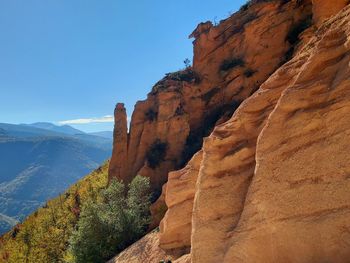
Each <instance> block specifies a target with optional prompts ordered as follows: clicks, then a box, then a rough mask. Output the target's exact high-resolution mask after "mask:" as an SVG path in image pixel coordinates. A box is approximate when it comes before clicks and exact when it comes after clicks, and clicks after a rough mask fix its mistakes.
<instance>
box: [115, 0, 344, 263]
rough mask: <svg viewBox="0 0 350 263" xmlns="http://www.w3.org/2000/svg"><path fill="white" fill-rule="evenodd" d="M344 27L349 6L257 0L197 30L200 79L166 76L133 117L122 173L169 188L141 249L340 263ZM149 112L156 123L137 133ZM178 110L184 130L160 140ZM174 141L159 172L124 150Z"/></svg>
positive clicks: (200, 257)
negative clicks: (196, 141) (193, 141)
mask: <svg viewBox="0 0 350 263" xmlns="http://www.w3.org/2000/svg"><path fill="white" fill-rule="evenodd" d="M312 19H313V20H312ZM349 25H350V6H349V5H348V1H343V0H336V1H321V0H320V1H316V0H314V1H312V2H311V0H310V1H307V0H305V1H300V0H290V1H282V0H281V1H277V0H276V1H258V0H256V1H251V2H250V4H248V5H247V6H246V7H245V8H242V9H241V11H240V12H238V13H236V14H234V15H233V16H231V17H230V18H228V19H226V20H224V21H222V22H221V23H220V24H219V25H217V26H213V25H212V24H211V23H210V22H207V23H202V24H200V25H199V26H198V27H197V29H196V30H195V31H194V32H193V34H192V35H191V36H192V37H195V41H194V64H193V68H191V69H190V70H191V72H192V71H193V72H195V74H196V76H199V79H200V81H197V80H193V81H190V82H188V81H182V82H179V81H177V80H176V79H175V80H173V79H171V78H172V77H170V75H168V77H167V78H165V79H164V80H163V81H161V82H160V83H158V85H156V87H157V89H154V90H153V92H152V93H151V94H150V95H149V97H148V99H147V100H146V101H145V102H141V103H139V104H138V105H137V106H136V111H135V112H134V115H133V123H132V125H131V126H132V129H134V130H137V133H135V131H134V133H133V131H132V130H131V133H130V135H129V136H130V138H129V145H128V162H129V167H128V169H131V168H130V159H129V158H134V159H132V160H133V162H132V163H136V161H135V160H138V162H139V165H138V166H133V168H132V169H134V170H132V172H131V173H130V174H131V175H133V174H135V173H141V174H143V175H146V176H150V177H151V178H152V176H153V177H155V178H154V179H153V182H156V185H157V187H159V186H160V185H162V184H163V183H165V182H166V181H167V183H166V184H165V185H164V186H163V194H162V196H161V198H160V199H159V200H158V201H157V202H156V204H155V206H154V207H156V208H155V209H154V211H153V214H157V210H160V208H159V207H162V205H161V204H162V203H163V202H164V201H165V203H166V205H167V208H168V211H167V212H166V215H165V217H164V218H163V220H162V222H161V224H160V233H159V235H158V234H157V235H156V236H153V238H154V240H153V241H152V240H149V241H147V243H148V242H149V243H150V244H149V245H151V244H155V243H157V245H158V244H159V246H160V248H161V249H162V252H161V253H165V254H162V256H164V255H165V256H172V258H173V259H177V260H175V261H173V262H176V263H190V262H192V263H214V262H223V263H231V262H243V263H244V262H247V263H249V262H269V263H270V262H272V263H274V262H276V263H277V262H297V263H309V262H335V263H338V262H339V263H345V262H348V261H349V258H350V220H349V218H350V192H349V189H350V181H349V178H350V176H349V174H350V158H349V154H348V152H349V151H350V132H349V131H350V92H349V87H350V55H349V54H350V27H349ZM232 65H234V66H232ZM218 69H219V71H218ZM175 94H177V97H176V96H175ZM160 97H161V98H162V99H160ZM175 98H176V99H175ZM179 101H180V102H179ZM152 102H153V103H152ZM233 102H238V103H237V104H240V106H239V107H238V109H236V107H233V108H231V111H227V115H226V116H225V114H223V112H222V111H220V112H219V113H218V114H217V117H216V118H215V121H214V122H212V123H210V124H211V125H214V124H215V126H216V127H215V129H214V131H213V132H212V133H211V135H210V136H209V137H208V138H206V139H204V143H203V146H202V147H201V149H198V145H196V146H197V147H195V149H198V152H197V153H196V154H194V152H193V154H192V152H191V154H190V155H189V156H186V158H185V159H184V161H188V160H189V159H190V160H189V162H188V163H187V165H186V166H185V167H182V166H181V164H179V162H180V159H181V154H184V149H186V145H187V143H188V140H189V138H192V137H191V136H192V135H193V134H195V135H197V136H198V130H200V129H201V127H203V126H205V125H206V124H207V122H206V116H208V115H206V114H212V113H213V112H216V110H217V109H221V107H223V108H225V109H226V108H227V105H231V104H232V105H234V106H235V105H237V104H236V103H233ZM241 102H242V103H241ZM145 105H147V106H145ZM150 105H153V107H154V105H157V107H155V108H152V109H153V111H154V112H157V114H158V116H157V118H156V119H155V120H154V121H152V123H151V124H150V125H153V126H147V127H148V128H147V129H146V130H145V129H144V126H145V125H146V124H145V121H144V119H142V118H141V116H144V112H146V109H148V107H149V106H150ZM174 105H175V106H174ZM176 105H182V110H181V112H182V113H183V114H181V115H180V117H178V118H179V120H178V121H179V122H181V123H182V126H181V127H185V129H184V131H182V132H184V133H182V132H181V131H180V130H178V129H177V130H176V132H175V133H171V135H169V134H167V133H168V132H169V130H168V129H167V128H164V127H168V125H172V124H171V123H172V121H174V116H173V112H174V110H175V109H176V110H177V108H176ZM228 108H229V107H228ZM160 113H162V114H160ZM231 113H233V115H232V117H230V118H229V117H228V115H230V114H231ZM159 114H160V115H159ZM183 115H185V117H184V116H183ZM222 116H223V117H222ZM161 120H162V121H161ZM180 120H181V121H180ZM133 127H135V128H133ZM151 128H152V129H154V130H155V131H156V133H155V134H156V135H150V134H149V133H150V132H149V129H151ZM183 134H185V136H183V137H181V136H182V135H183ZM199 134H200V135H201V136H204V135H205V134H206V133H204V132H202V133H199ZM132 136H134V137H133V139H131V137H132ZM152 136H153V137H152ZM173 136H180V139H178V138H177V137H176V139H177V140H176V143H178V144H179V145H180V146H179V145H175V144H174V145H173V144H172V143H171V144H170V145H168V147H169V148H168V151H169V150H170V152H171V153H172V154H173V155H172V156H173V159H172V160H173V161H174V162H173V163H172V164H170V163H169V160H170V159H169V156H168V153H167V156H166V157H165V158H164V161H162V164H161V165H160V167H163V168H162V169H161V168H160V167H159V168H156V169H151V168H150V167H149V165H147V163H146V165H145V154H146V148H147V147H143V148H144V150H142V151H141V153H140V149H143V148H142V147H141V146H138V148H137V147H136V146H131V144H130V142H131V141H132V140H134V141H136V140H138V142H140V143H141V142H142V143H143V144H147V143H148V142H151V141H153V140H155V139H156V138H158V139H160V140H161V141H168V142H171V141H172V140H173V139H175V137H173ZM150 138H151V139H150ZM180 142H181V143H180ZM133 145H136V143H134V144H133ZM147 145H149V144H147ZM130 147H131V148H130ZM176 147H177V148H176ZM136 148H137V150H136ZM130 151H132V152H133V154H131V152H130ZM177 154H180V156H177ZM132 156H134V157H132ZM182 156H183V155H182ZM190 157H191V158H190ZM167 162H168V165H167V166H165V163H167ZM163 163H164V164H163ZM162 165H163V166H162ZM164 167H165V168H164ZM177 167H179V168H182V169H180V170H177V171H173V170H174V169H176V168H177ZM128 171H129V172H130V171H131V170H128ZM167 171H171V172H170V173H169V174H168V175H167V174H166V172H167ZM156 178H157V179H156ZM158 183H159V185H158ZM158 216H159V214H158ZM153 235H154V234H153ZM130 249H131V250H128V252H129V253H130V251H132V249H133V247H131V248H130ZM175 252H176V253H175ZM157 253H158V252H157ZM174 253H175V254H174ZM136 255H137V254H136ZM142 255H143V254H142ZM146 261H147V260H146ZM116 262H127V261H123V260H120V261H116ZM135 262H137V261H135Z"/></svg>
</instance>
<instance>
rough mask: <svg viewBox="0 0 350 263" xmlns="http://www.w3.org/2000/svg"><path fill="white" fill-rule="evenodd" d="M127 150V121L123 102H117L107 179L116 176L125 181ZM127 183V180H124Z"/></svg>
mask: <svg viewBox="0 0 350 263" xmlns="http://www.w3.org/2000/svg"><path fill="white" fill-rule="evenodd" d="M127 152H128V122H127V116H126V110H125V107H124V104H123V103H118V104H117V105H116V107H115V110H114V133H113V153H112V158H111V162H110V164H109V172H108V177H109V180H111V179H112V178H117V179H119V180H123V181H125V179H126V178H124V177H125V174H126V169H127ZM126 183H128V182H126Z"/></svg>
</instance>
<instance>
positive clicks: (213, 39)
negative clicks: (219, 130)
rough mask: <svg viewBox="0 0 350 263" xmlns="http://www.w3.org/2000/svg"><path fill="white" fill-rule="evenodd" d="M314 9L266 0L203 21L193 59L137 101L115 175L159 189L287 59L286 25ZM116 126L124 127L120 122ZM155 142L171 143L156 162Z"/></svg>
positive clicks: (196, 33)
mask: <svg viewBox="0 0 350 263" xmlns="http://www.w3.org/2000/svg"><path fill="white" fill-rule="evenodd" d="M311 9H312V6H311V2H310V1H305V3H304V4H298V3H297V2H296V1H291V2H290V3H287V4H283V5H282V4H281V3H280V2H278V1H276V2H269V3H265V2H263V3H258V4H255V5H253V7H252V8H250V9H249V10H247V11H244V12H239V13H237V14H235V15H233V16H232V17H230V18H228V19H226V20H224V21H222V22H221V23H220V24H219V25H218V26H213V25H212V24H211V23H210V22H207V23H204V24H201V25H200V26H199V27H198V28H197V29H196V30H195V31H194V33H193V34H192V36H193V37H195V41H194V59H193V67H192V68H188V69H186V70H184V71H180V72H176V73H171V74H168V75H167V76H166V77H165V78H164V79H163V80H161V81H160V82H158V83H157V84H156V85H155V86H154V88H153V90H152V92H151V93H150V94H149V95H148V97H147V99H146V100H145V101H141V102H138V103H137V104H136V106H135V110H134V112H133V116H132V118H131V125H130V131H129V134H128V140H127V160H126V162H124V156H122V158H121V159H123V163H124V164H125V163H126V164H127V167H126V169H125V171H124V172H122V173H120V174H118V169H114V168H112V169H111V171H110V174H109V176H110V178H112V177H118V178H121V179H123V180H124V181H125V182H129V181H130V180H131V179H132V178H133V177H135V176H136V175H137V174H140V175H143V176H147V177H150V179H151V183H152V186H153V188H154V189H156V190H159V191H160V189H161V187H162V185H163V184H164V183H165V182H166V181H167V177H168V173H169V172H170V171H172V170H175V169H178V168H181V167H183V166H184V165H185V164H186V163H187V162H188V161H189V160H190V158H191V157H192V156H193V154H194V153H196V152H197V151H198V150H200V148H201V145H202V138H203V137H204V136H207V135H209V134H210V132H211V131H212V129H213V128H214V126H215V124H218V123H222V122H224V121H226V120H228V119H229V118H230V117H231V115H232V113H233V112H234V111H235V109H236V108H237V106H238V105H239V104H240V103H241V102H242V101H243V100H245V99H246V98H247V97H249V96H250V95H251V94H252V93H253V92H254V91H256V90H257V88H258V87H259V86H260V85H261V83H263V82H264V81H265V80H266V79H267V78H268V77H269V76H270V75H271V74H272V73H273V72H274V71H275V70H276V69H277V68H278V67H279V65H280V64H281V63H283V61H284V60H285V56H286V54H287V53H288V51H289V50H290V47H291V45H290V43H288V41H286V36H287V34H288V31H289V30H290V28H292V27H293V26H295V25H296V24H298V23H300V21H302V20H305V19H306V18H307V17H308V16H309V15H310V14H311ZM115 127H116V129H119V126H118V124H116V126H115ZM122 129H123V130H124V128H123V127H122ZM123 132H124V131H123ZM116 134H118V132H116ZM157 142H160V143H163V144H165V145H166V151H163V152H161V154H160V155H161V156H160V157H161V158H158V159H159V160H157V162H155V163H154V162H153V164H152V163H151V162H150V158H149V156H150V152H152V149H154V146H155V144H156V143H157ZM119 154H120V153H119V152H118V151H114V152H113V157H112V161H111V165H112V167H114V166H116V167H119V166H118V165H115V164H114V162H115V161H116V160H119V159H120V158H119ZM122 154H124V151H123V153H122ZM151 161H152V160H151ZM123 168H124V167H123Z"/></svg>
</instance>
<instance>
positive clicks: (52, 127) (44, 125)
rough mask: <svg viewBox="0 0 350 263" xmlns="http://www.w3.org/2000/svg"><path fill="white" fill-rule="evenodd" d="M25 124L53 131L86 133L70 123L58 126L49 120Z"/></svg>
mask: <svg viewBox="0 0 350 263" xmlns="http://www.w3.org/2000/svg"><path fill="white" fill-rule="evenodd" d="M23 125H25V126H30V127H34V128H39V129H45V130H49V131H53V132H59V133H64V134H69V135H76V134H83V133H84V132H83V131H80V130H78V129H75V128H73V127H72V126H69V125H62V126H58V125H55V124H53V123H49V122H36V123H32V124H23Z"/></svg>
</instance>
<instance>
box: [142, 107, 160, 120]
mask: <svg viewBox="0 0 350 263" xmlns="http://www.w3.org/2000/svg"><path fill="white" fill-rule="evenodd" d="M157 117H158V113H157V112H156V111H155V110H153V109H152V108H150V109H148V110H147V111H146V112H145V118H146V120H148V121H151V122H152V121H154V120H156V119H157Z"/></svg>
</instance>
